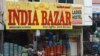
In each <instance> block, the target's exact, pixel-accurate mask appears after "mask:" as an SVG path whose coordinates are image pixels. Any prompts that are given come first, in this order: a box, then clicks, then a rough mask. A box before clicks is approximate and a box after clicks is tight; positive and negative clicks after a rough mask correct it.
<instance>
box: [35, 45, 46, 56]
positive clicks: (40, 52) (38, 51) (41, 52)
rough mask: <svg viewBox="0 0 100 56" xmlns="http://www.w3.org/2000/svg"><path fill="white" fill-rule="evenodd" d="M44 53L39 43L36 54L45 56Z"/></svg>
mask: <svg viewBox="0 0 100 56" xmlns="http://www.w3.org/2000/svg"><path fill="white" fill-rule="evenodd" d="M44 53H45V51H44V48H43V46H42V45H39V46H38V50H37V55H38V56H45V55H44Z"/></svg>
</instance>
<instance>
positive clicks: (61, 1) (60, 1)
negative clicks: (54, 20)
mask: <svg viewBox="0 0 100 56" xmlns="http://www.w3.org/2000/svg"><path fill="white" fill-rule="evenodd" d="M58 2H59V3H73V0H59V1H58Z"/></svg>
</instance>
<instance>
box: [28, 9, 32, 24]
mask: <svg viewBox="0 0 100 56" xmlns="http://www.w3.org/2000/svg"><path fill="white" fill-rule="evenodd" d="M31 13H32V11H31V10H28V18H29V23H28V25H32V23H31Z"/></svg>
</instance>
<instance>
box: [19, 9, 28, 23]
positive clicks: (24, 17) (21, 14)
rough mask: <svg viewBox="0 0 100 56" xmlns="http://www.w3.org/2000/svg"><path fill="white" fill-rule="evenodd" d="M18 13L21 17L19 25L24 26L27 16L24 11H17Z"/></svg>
mask: <svg viewBox="0 0 100 56" xmlns="http://www.w3.org/2000/svg"><path fill="white" fill-rule="evenodd" d="M18 13H20V17H21V23H20V25H26V24H27V21H28V15H27V11H26V10H18Z"/></svg>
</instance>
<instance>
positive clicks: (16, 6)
mask: <svg viewBox="0 0 100 56" xmlns="http://www.w3.org/2000/svg"><path fill="white" fill-rule="evenodd" d="M6 12H7V13H6V15H7V16H6V29H72V21H71V19H72V8H71V5H69V4H48V3H36V2H7V3H6Z"/></svg>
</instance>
